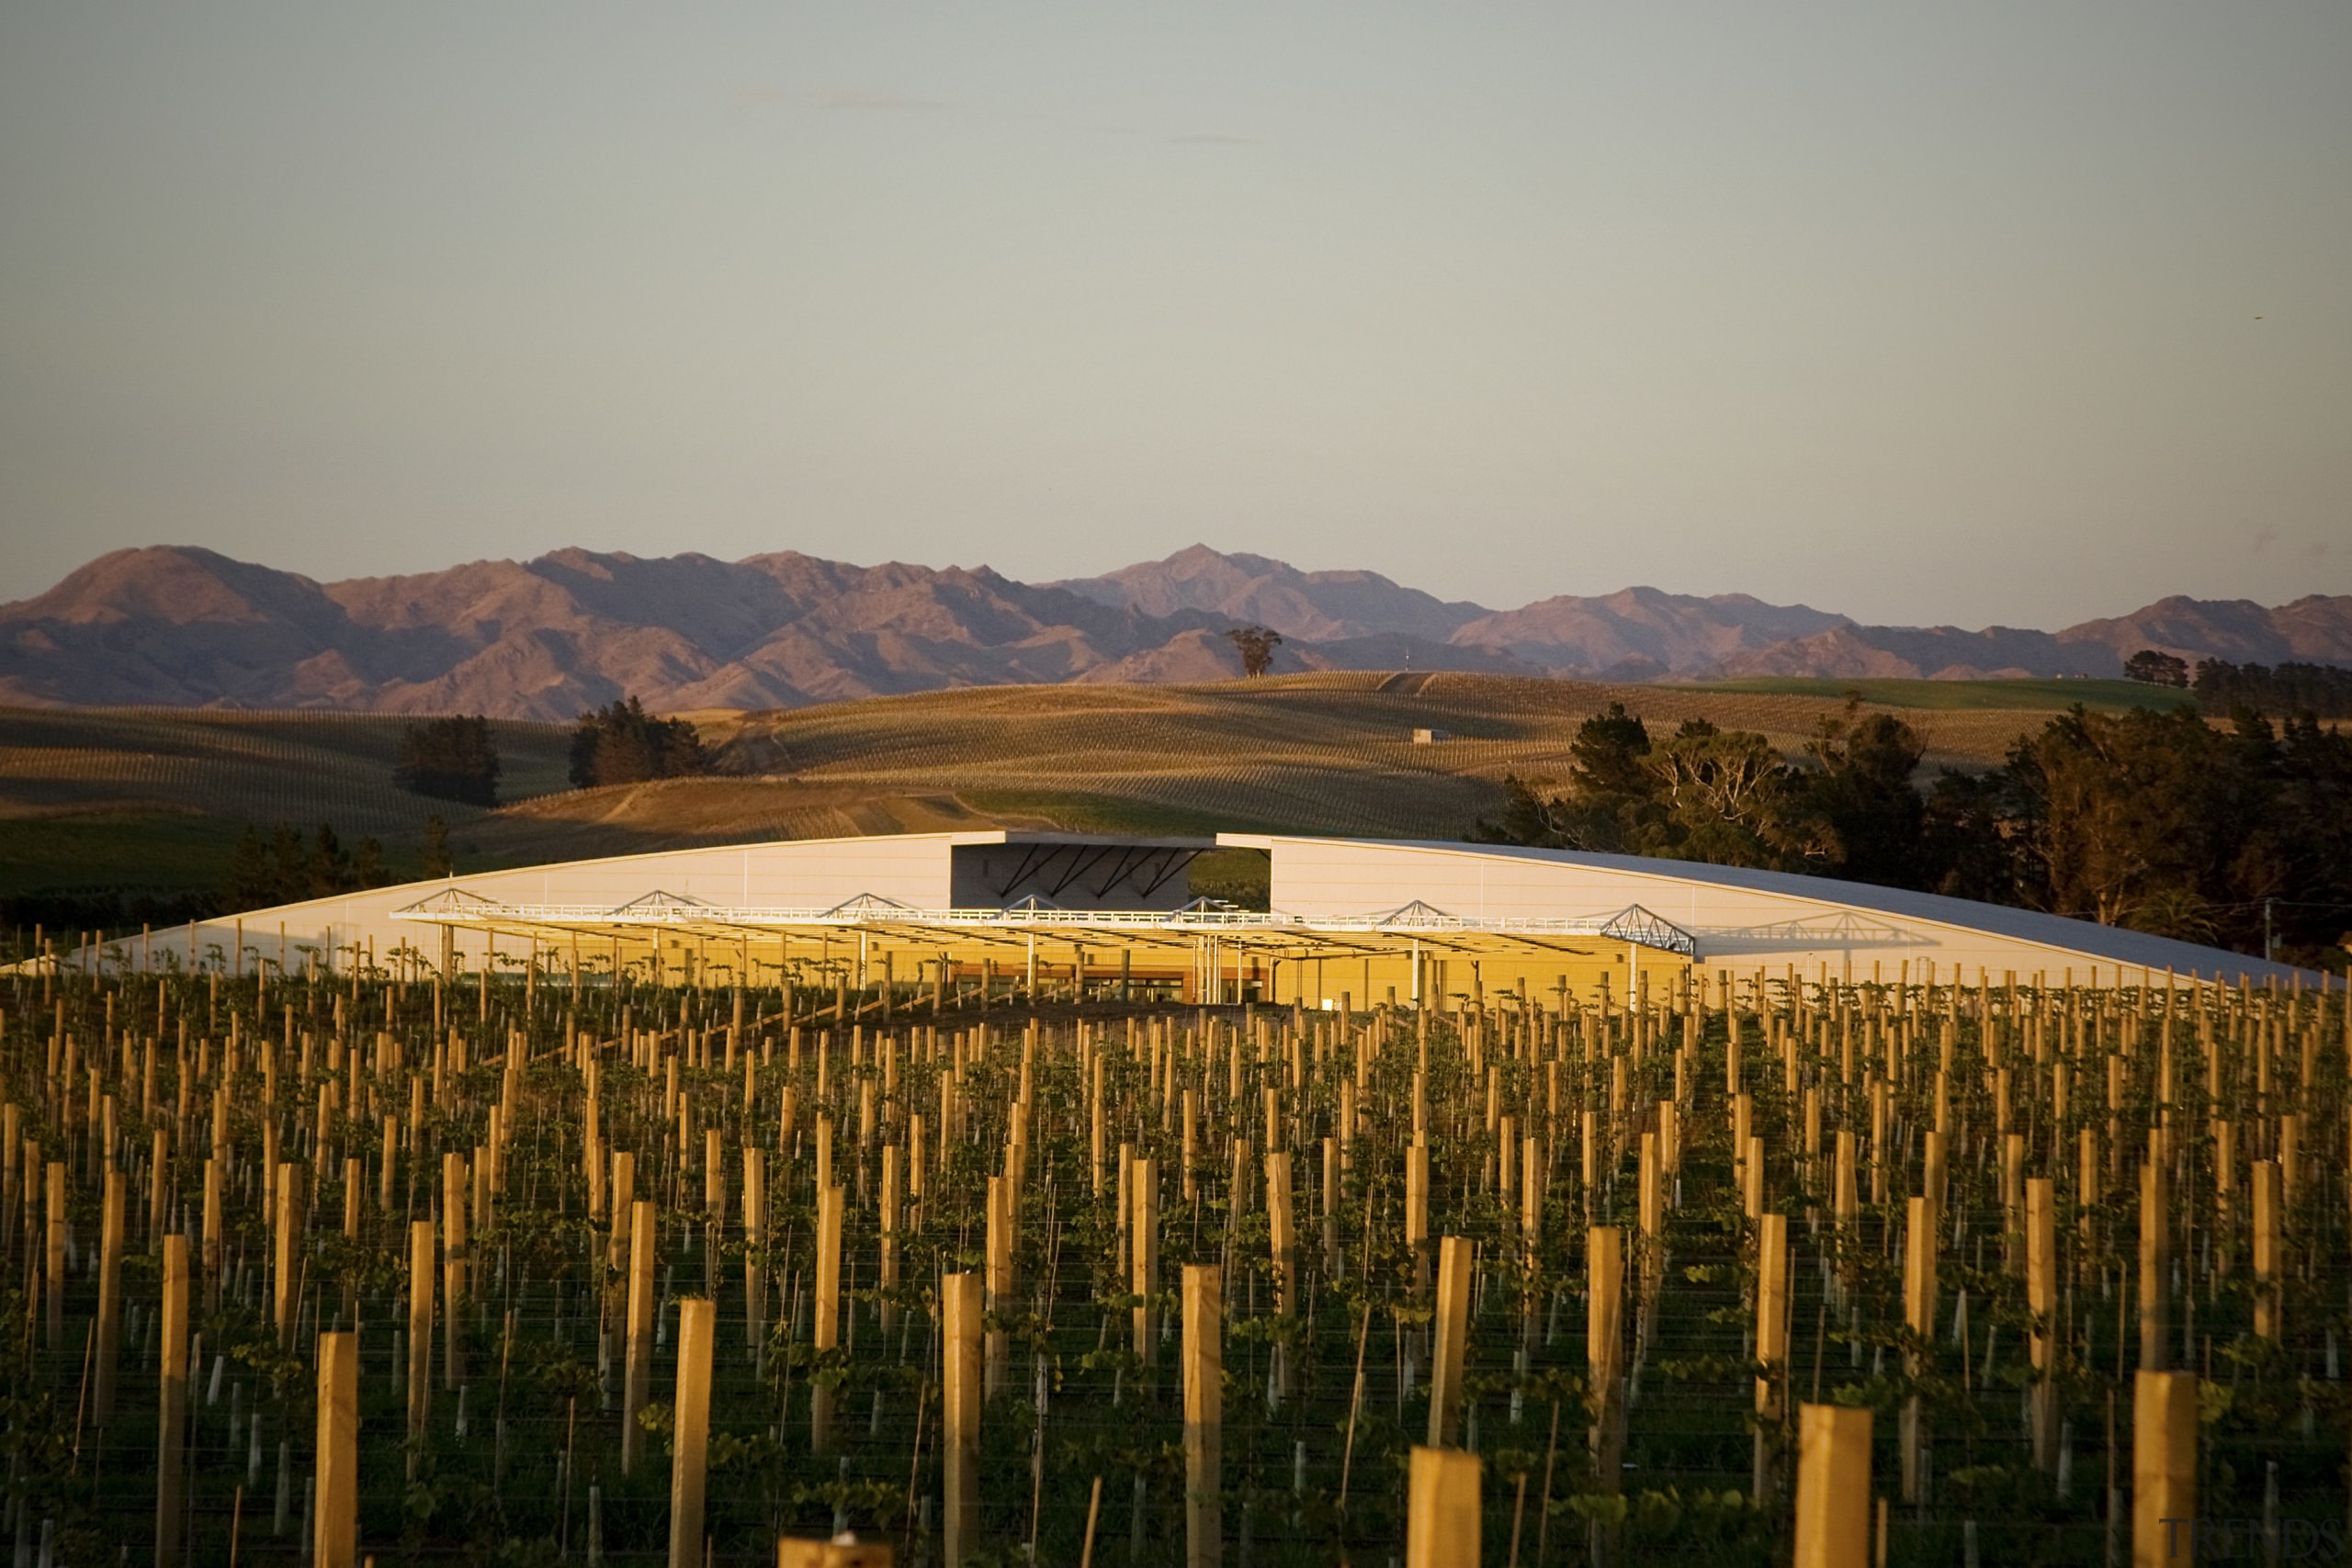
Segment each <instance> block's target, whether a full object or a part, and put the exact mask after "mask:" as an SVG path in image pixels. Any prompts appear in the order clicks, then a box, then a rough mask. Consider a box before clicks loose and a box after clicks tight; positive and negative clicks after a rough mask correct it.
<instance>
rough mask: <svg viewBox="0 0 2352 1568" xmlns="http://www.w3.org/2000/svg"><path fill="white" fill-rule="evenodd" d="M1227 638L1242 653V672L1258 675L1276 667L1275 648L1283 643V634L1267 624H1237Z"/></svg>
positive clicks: (1226, 635)
mask: <svg viewBox="0 0 2352 1568" xmlns="http://www.w3.org/2000/svg"><path fill="white" fill-rule="evenodd" d="M1225 640H1226V641H1227V642H1229V643H1231V644H1232V645H1233V648H1234V651H1235V652H1237V653H1238V654H1240V655H1241V672H1242V673H1243V674H1244V675H1251V676H1256V675H1263V674H1264V673H1265V672H1266V671H1269V670H1271V669H1272V668H1273V667H1274V649H1278V648H1280V647H1281V646H1282V645H1283V634H1282V633H1280V632H1278V631H1272V630H1270V629H1269V628H1267V627H1265V626H1236V627H1234V628H1233V629H1232V630H1231V631H1228V632H1227V633H1226V634H1225Z"/></svg>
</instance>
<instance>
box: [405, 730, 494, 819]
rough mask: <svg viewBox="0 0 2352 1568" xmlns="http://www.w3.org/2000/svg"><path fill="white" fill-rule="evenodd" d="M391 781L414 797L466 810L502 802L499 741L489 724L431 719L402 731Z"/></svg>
mask: <svg viewBox="0 0 2352 1568" xmlns="http://www.w3.org/2000/svg"><path fill="white" fill-rule="evenodd" d="M392 782H393V783H394V784H399V785H400V786H401V788H402V789H404V790H407V791H408V792H409V793H410V794H412V795H431V796H432V797H433V798H434V799H435V800H454V801H458V802H459V803H461V804H463V805H466V806H496V805H497V804H498V741H497V739H496V738H495V737H493V736H492V734H491V732H490V720H488V719H486V718H484V717H482V716H481V715H479V714H477V715H475V716H473V717H471V718H464V717H452V718H428V719H424V720H423V721H421V722H419V723H416V724H412V725H410V726H409V727H408V728H406V729H404V730H402V731H401V751H400V761H398V762H397V763H395V764H394V765H393V768H392Z"/></svg>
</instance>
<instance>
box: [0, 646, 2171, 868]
mask: <svg viewBox="0 0 2352 1568" xmlns="http://www.w3.org/2000/svg"><path fill="white" fill-rule="evenodd" d="M1383 684H1384V677H1382V676H1381V675H1378V674H1355V673H1348V674H1331V673H1326V674H1316V675H1300V676H1290V677H1283V678H1277V679H1272V680H1262V681H1255V682H1225V683H1221V684H1216V685H1205V686H1020V687H989V688H979V689H964V690H957V691H948V692H935V693H925V694H917V695H910V696H903V697H888V698H879V699H874V700H870V701H865V702H856V703H839V704H831V705H824V706H820V707H811V708H802V709H797V710H793V711H790V712H783V713H770V714H709V715H698V716H697V718H698V720H699V721H700V722H701V723H702V725H703V728H704V733H705V736H706V739H707V740H709V741H710V742H711V743H712V744H714V745H716V746H718V747H720V748H722V749H723V755H724V757H725V760H726V761H727V763H728V765H729V767H730V769H731V770H733V771H732V772H730V773H729V774H728V775H725V776H720V777H714V778H707V779H692V780H674V781H670V782H666V783H662V784H641V785H623V786H616V787H613V788H608V789H600V790H585V791H574V790H568V789H566V788H565V787H564V784H565V780H564V766H565V742H566V739H567V737H566V731H565V730H564V729H563V728H561V727H558V726H550V725H525V724H503V723H502V724H500V725H499V726H498V739H499V748H500V751H501V754H502V756H503V759H504V761H505V778H504V781H503V792H504V794H505V795H506V797H507V798H508V799H509V800H510V802H512V803H513V804H510V805H508V806H506V807H502V808H500V809H498V810H496V811H487V812H485V811H479V810H475V809H472V808H469V807H458V806H453V805H450V804H448V803H446V802H435V801H426V800H422V799H419V798H418V797H416V796H414V795H407V794H404V793H402V792H401V791H400V790H398V789H396V788H395V787H393V785H392V783H391V777H390V774H391V765H392V761H393V756H394V753H395V750H396V749H397V746H398V742H399V736H400V731H401V726H402V725H403V724H404V723H405V722H406V721H405V720H403V719H400V718H392V717H379V716H342V715H309V714H279V715H254V714H220V713H202V712H168V711H156V710H142V711H139V712H118V711H98V712H54V711H41V712H35V711H27V710H0V893H13V892H21V891H28V890H35V889H54V888H62V887H85V888H86V887H108V886H136V887H142V888H150V887H152V888H163V889H173V890H186V889H195V888H201V887H206V886H211V885H212V884H214V883H215V882H216V881H217V879H218V876H219V872H220V866H221V864H222V863H224V862H225V860H226V857H227V853H228V850H229V847H230V846H231V845H232V843H233V842H234V840H235V838H236V835H237V833H238V832H239V831H240V830H241V829H243V825H244V824H245V823H246V822H248V821H251V822H254V823H256V824H258V825H261V826H263V827H265V828H266V827H267V826H269V825H271V824H273V823H276V822H280V821H285V822H290V823H294V824H297V825H303V826H307V825H311V824H314V823H316V822H319V821H321V820H325V821H329V822H332V823H333V824H334V827H335V829H336V830H337V831H338V832H339V833H341V834H342V835H343V836H344V838H345V840H346V841H348V840H355V839H356V838H358V837H359V836H360V835H362V834H373V835H375V836H376V837H378V838H379V839H381V840H384V842H385V844H386V846H387V848H388V850H389V851H390V854H391V858H392V863H393V865H394V867H395V869H396V870H403V871H405V870H409V869H412V868H413V866H414V864H415V861H414V858H413V857H414V853H415V847H416V844H417V842H418V839H419V835H420V833H421V830H422V828H423V824H424V818H425V817H426V816H427V815H428V814H429V813H433V812H438V813H439V814H440V815H441V816H442V817H443V818H444V819H445V820H447V823H448V824H449V828H450V832H451V836H452V838H453V840H454V841H455V844H456V847H457V851H458V861H459V864H460V865H473V866H486V865H500V864H524V863H533V862H539V861H548V860H560V859H569V858H573V857H577V856H585V855H597V854H613V853H622V852H629V851H636V850H650V849H662V848H669V847H674V846H682V845H690V844H697V843H722V842H729V841H740V840H763V839H773V838H813V837H823V836H830V835H837V834H854V833H884V832H902V831H921V830H937V829H956V828H980V827H989V826H1005V827H1041V828H1043V827H1054V828H1062V829H1073V830H1094V831H1111V832H1136V833H1206V832H1210V831H1214V830H1215V829H1218V828H1228V829H1292V830H1297V831H1308V832H1327V833H1351V834H1363V835H1367V836H1375V837H1441V838H1450V837H1455V836H1458V835H1459V834H1460V833H1462V832H1463V831H1464V829H1466V828H1467V827H1468V826H1469V825H1470V823H1471V822H1472V821H1473V820H1474V819H1475V818H1477V817H1478V816H1479V815H1481V814H1491V813H1492V812H1493V811H1494V810H1495V809H1496V807H1497V806H1498V802H1499V800H1500V795H1501V787H1500V786H1501V780H1502V778H1503V775H1504V774H1505V773H1519V774H1521V775H1522V776H1529V777H1535V778H1557V777H1558V776H1560V775H1561V774H1562V773H1565V771H1566V758H1567V749H1568V745H1569V742H1570V741H1571V739H1573V738H1574V735H1575V731H1576V728H1577V725H1578V724H1579V723H1581V722H1582V721H1583V720H1584V719H1585V718H1587V717H1589V716H1590V715H1592V714H1593V713H1594V712H1596V711H1598V710H1600V708H1602V707H1604V706H1605V705H1607V704H1609V703H1610V702H1612V701H1614V702H1623V703H1624V704H1625V705H1626V706H1627V707H1628V708H1629V709H1631V710H1632V711H1634V712H1635V713H1639V714H1641V715H1643V716H1645V717H1646V718H1647V719H1648V720H1649V721H1650V723H1651V725H1652V727H1653V728H1672V727H1673V726H1674V725H1676V724H1679V723H1680V722H1681V721H1682V720H1684V719H1686V718H1694V717H1705V718H1708V719H1711V720H1713V722H1715V723H1717V724H1719V725H1722V726H1724V728H1742V729H1754V730H1759V731H1761V732H1763V733H1764V734H1765V735H1766V736H1767V737H1769V738H1770V739H1771V741H1772V742H1773V744H1775V745H1776V746H1779V747H1781V749H1782V750H1784V751H1787V752H1789V753H1790V754H1792V755H1794V754H1796V753H1797V752H1798V751H1799V750H1801V748H1802V746H1803V744H1804V739H1805V738H1806V737H1807V736H1808V735H1809V734H1811V733H1812V731H1813V729H1814V728H1815V726H1816V725H1817V724H1818V723H1819V722H1820V721H1821V720H1822V719H1823V718H1824V717H1826V716H1833V715H1836V714H1837V713H1838V712H1840V711H1841V710H1842V708H1843V705H1844V704H1843V694H1844V692H1845V691H1846V690H1847V689H1848V687H1849V685H1851V684H1853V683H1851V682H1848V683H1839V682H1814V683H1811V684H1812V685H1813V686H1815V687H1823V688H1827V689H1826V690H1806V691H1781V690H1770V691H1768V690H1751V689H1740V690H1725V689H1716V688H1702V687H1693V686H1600V685H1593V684H1587V683H1581V682H1564V681H1527V680H1512V679H1507V678H1502V677H1493V676H1478V675H1458V674H1442V675H1437V676H1432V677H1429V678H1427V679H1426V680H1424V681H1423V682H1420V684H1419V689H1418V690H1417V691H1410V692H1408V691H1402V690H1383V689H1381V688H1382V686H1383ZM1768 684H1772V683H1768ZM1777 684H1787V683H1777ZM2103 684H2104V683H2101V682H1862V683H1860V685H1861V686H1862V688H1863V689H1864V690H1865V691H1866V693H1868V694H1869V695H1870V696H1871V699H1872V703H1873V705H1887V706H1899V707H1900V709H1901V711H1902V713H1903V716H1904V717H1905V719H1906V720H1907V721H1908V722H1910V723H1911V724H1912V725H1913V726H1914V727H1915V728H1917V729H1918V730H1919V731H1920V732H1921V734H1922V736H1923V737H1924V738H1925V739H1927V741H1928V748H1929V751H1928V760H1929V762H1930V763H1931V764H1949V765H1955V766H1963V767H1981V766H1985V765H1988V764H1990V763H1992V762H1994V761H1998V759H1999V757H2000V755H2001V753H2002V752H2003V750H2005V749H2006V748H2007V746H2008V744H2009V742H2010V741H2011V740H2012V739H2015V738H2016V737H2017V736H2018V734H2019V733H2020V732H2022V731H2024V730H2026V729H2029V728H2034V727H2036V726H2038V725H2039V724H2041V722H2042V720H2043V719H2044V718H2045V717H2046V716H2048V714H2049V712H2051V711H2052V710H2053V709H2054V708H2055V707H2056V706H2058V705H2059V704H2058V703H2057V702H2055V701H2052V702H2049V703H2047V704H2046V705H2041V706H2034V705H2025V704H2019V705H2012V706H2009V707H2006V708H2004V707H1993V706H1986V705H1968V704H1962V703H1954V704H1952V705H1948V706H1924V707H1923V706H1911V705H1905V704H1903V703H1902V702H1900V701H1899V699H1901V698H1902V697H1904V696H1906V695H1908V694H1910V692H1909V689H1911V688H1918V689H1919V690H1920V691H1921V692H1923V693H1924V694H1926V695H1927V696H1931V697H1942V696H1946V695H1948V694H1963V695H1964V694H1967V693H1968V692H1969V691H1970V689H1972V688H1976V687H1992V688H2000V689H2003V690H2005V691H2007V692H2008V693H2009V694H2011V695H2012V696H2013V697H2017V698H2023V697H2027V696H2029V695H2033V696H2038V695H2039V694H2040V693H2041V691H2042V690H2043V689H2044V688H2063V689H2064V695H2065V697H2066V698H2069V699H2071V698H2073V697H2075V696H2077V695H2081V694H2083V693H2084V692H2086V691H2087V690H2089V689H2092V688H2097V687H2101V686H2103ZM1873 687H1900V688H1905V690H1904V691H1902V692H1888V693H1884V694H1882V693H1879V692H1876V691H1873V690H1871V688H1873ZM2131 690H2132V691H2134V692H2135V693H2143V692H2146V691H2148V690H2149V688H2132V689H2131ZM1415 728H1435V729H1438V730H1441V731H1443V732H1445V734H1446V735H1447V736H1448V737H1449V738H1448V739H1443V740H1441V741H1439V742H1437V743H1436V744H1434V745H1419V746H1417V745H1414V744H1413V743H1412V739H1411V736H1412V731H1413V730H1414V729H1415Z"/></svg>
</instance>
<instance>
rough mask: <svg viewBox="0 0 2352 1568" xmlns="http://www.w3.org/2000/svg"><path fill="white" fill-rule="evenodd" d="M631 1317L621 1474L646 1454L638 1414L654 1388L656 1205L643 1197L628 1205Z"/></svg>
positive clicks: (626, 1346)
mask: <svg viewBox="0 0 2352 1568" xmlns="http://www.w3.org/2000/svg"><path fill="white" fill-rule="evenodd" d="M628 1234H629V1243H628V1320H627V1323H626V1325H625V1327H626V1332H627V1337H626V1339H625V1341H624V1354H625V1356H626V1357H627V1359H626V1360H625V1362H624V1363H623V1370H622V1375H621V1473H622V1474H623V1475H628V1474H629V1473H630V1472H633V1471H635V1470H636V1469H637V1461H638V1460H639V1458H640V1457H642V1455H643V1454H644V1452H645V1430H644V1428H643V1427H640V1426H639V1424H638V1419H637V1415H638V1412H639V1411H640V1410H642V1409H644V1408H645V1401H646V1396H647V1395H648V1394H649V1393H651V1392H652V1386H653V1205H652V1203H651V1202H650V1201H648V1200H646V1199H643V1198H639V1199H638V1200H637V1201H635V1202H633V1203H631V1204H630V1205H629V1225H628Z"/></svg>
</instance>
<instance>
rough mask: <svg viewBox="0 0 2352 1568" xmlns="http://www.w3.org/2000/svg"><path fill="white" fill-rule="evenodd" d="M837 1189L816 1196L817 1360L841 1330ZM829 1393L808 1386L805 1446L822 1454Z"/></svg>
mask: <svg viewBox="0 0 2352 1568" xmlns="http://www.w3.org/2000/svg"><path fill="white" fill-rule="evenodd" d="M843 1196H844V1194H843V1190H842V1188H841V1187H839V1186H832V1187H828V1188H826V1189H824V1190H822V1191H820V1192H819V1193H818V1194H817V1301H816V1310H817V1318H816V1325H815V1333H814V1337H813V1339H812V1343H813V1345H814V1346H815V1348H816V1351H817V1354H818V1355H819V1356H820V1358H821V1357H822V1356H823V1355H824V1353H825V1352H826V1351H828V1350H831V1349H832V1348H834V1347H835V1346H837V1345H839V1344H840V1343H841V1331H842V1199H843ZM832 1428H833V1391H832V1390H831V1388H830V1387H828V1386H827V1385H826V1384H824V1383H822V1382H814V1381H812V1382H810V1383H809V1451H810V1452H812V1453H823V1452H825V1451H826V1450H827V1449H829V1448H831V1446H832V1435H833V1434H832Z"/></svg>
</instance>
